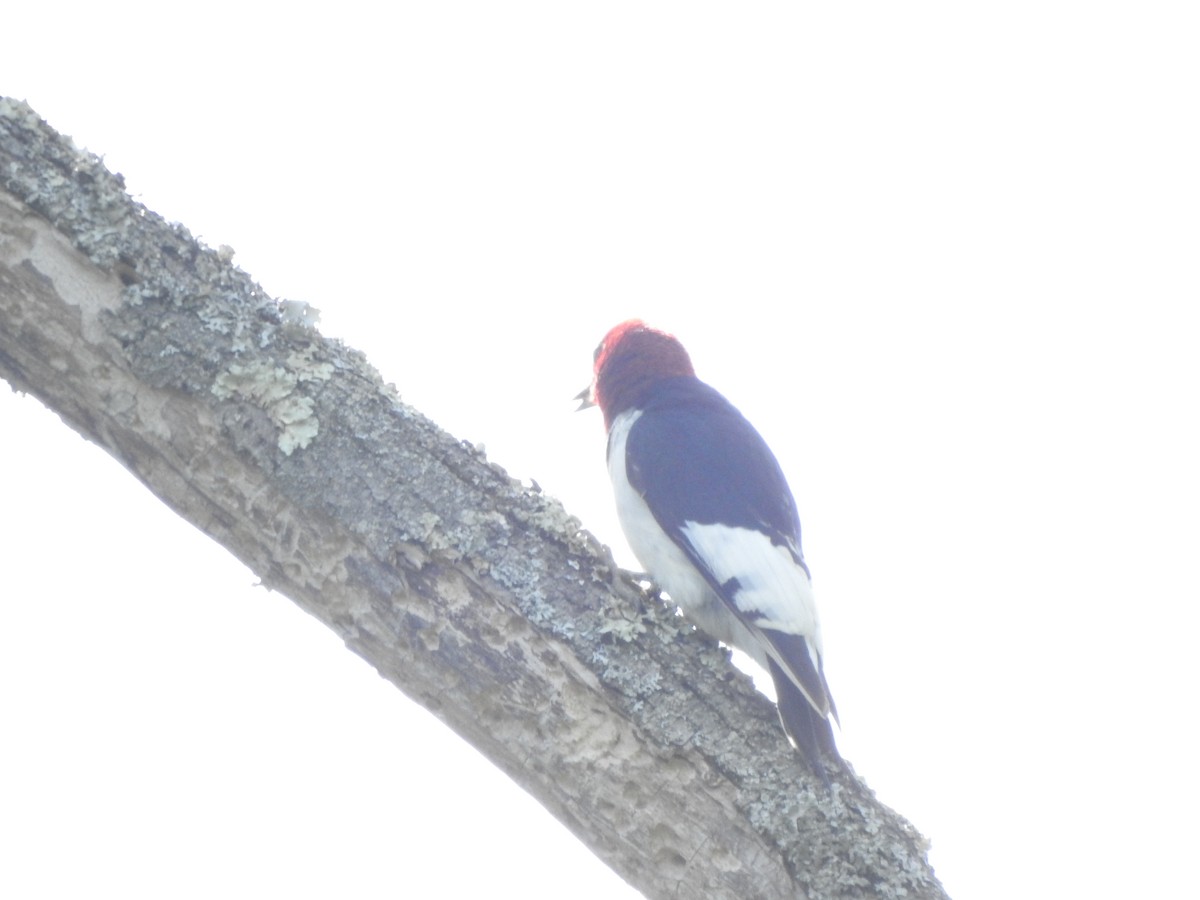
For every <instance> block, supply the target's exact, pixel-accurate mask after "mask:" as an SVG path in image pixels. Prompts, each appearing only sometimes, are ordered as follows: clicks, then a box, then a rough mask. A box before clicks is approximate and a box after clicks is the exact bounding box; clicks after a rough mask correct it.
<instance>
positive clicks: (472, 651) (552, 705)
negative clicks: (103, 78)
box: [0, 98, 944, 898]
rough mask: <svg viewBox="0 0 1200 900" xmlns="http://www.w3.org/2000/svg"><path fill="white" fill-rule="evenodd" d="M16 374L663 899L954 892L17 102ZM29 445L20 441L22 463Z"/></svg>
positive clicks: (629, 589)
mask: <svg viewBox="0 0 1200 900" xmlns="http://www.w3.org/2000/svg"><path fill="white" fill-rule="evenodd" d="M0 187H2V188H3V190H0V377H3V378H5V379H6V380H8V381H9V382H10V384H12V386H13V387H14V388H16V389H18V390H21V391H27V392H29V393H32V394H34V395H36V396H37V397H39V398H40V399H41V400H42V402H43V403H45V404H46V405H47V406H49V407H50V408H52V409H54V410H55V411H56V412H57V413H58V414H59V415H60V416H61V417H62V418H63V420H64V421H66V422H67V424H69V425H70V426H71V427H72V428H74V429H76V430H77V431H79V432H80V433H81V434H83V435H84V436H85V437H87V438H88V439H90V440H92V441H94V442H96V443H97V444H99V445H101V446H102V447H104V448H105V449H106V450H107V451H108V452H109V453H111V454H112V455H113V456H115V457H116V458H117V459H118V460H120V462H121V463H122V464H123V465H124V466H125V467H126V468H128V469H129V470H130V471H131V472H133V473H134V474H135V475H136V476H137V477H138V478H139V479H140V480H141V481H142V482H143V483H145V484H146V486H147V487H149V488H150V490H152V491H153V492H154V493H155V494H156V495H157V496H158V497H160V498H161V499H162V500H163V501H164V502H166V503H167V504H168V505H170V506H171V507H172V508H173V509H174V510H175V511H176V512H178V513H179V515H181V516H183V517H184V518H186V519H188V520H189V521H190V522H192V523H193V524H195V525H196V526H197V527H198V528H200V529H201V530H203V531H204V532H205V533H207V534H209V535H211V536H212V537H213V538H214V539H215V540H217V541H219V542H220V543H221V544H222V545H224V546H225V547H226V548H228V550H229V551H230V552H231V553H233V554H234V555H235V556H236V557H238V559H240V560H242V561H243V562H244V563H245V564H246V565H247V566H249V567H250V568H251V569H253V570H254V571H255V572H256V573H257V574H258V575H259V576H260V577H261V578H262V580H263V582H264V583H265V584H266V585H268V586H269V587H271V588H273V589H275V590H278V591H281V592H283V593H285V594H286V595H288V596H289V597H291V598H292V599H293V600H294V601H295V602H296V603H297V604H299V605H300V606H301V607H302V608H304V609H305V610H307V611H308V612H309V613H311V614H312V615H314V616H316V617H317V618H319V619H320V620H321V621H322V622H324V623H325V624H326V625H328V626H329V627H330V628H332V629H333V630H334V631H335V632H337V633H338V635H340V636H341V637H342V638H343V640H345V642H346V644H347V646H349V647H350V648H351V649H352V650H354V652H356V653H358V654H359V655H361V656H362V657H363V658H365V659H366V660H367V661H368V662H370V663H371V664H372V665H373V666H375V667H376V668H377V669H378V670H379V672H380V673H381V674H382V675H383V676H384V677H385V678H387V679H388V680H390V681H392V682H393V683H394V684H396V685H397V686H398V687H399V688H400V689H401V690H403V691H404V692H405V693H406V694H408V695H409V696H411V697H413V698H414V699H415V700H417V701H418V702H419V703H421V704H422V705H424V706H425V707H427V708H428V709H430V710H432V711H433V712H434V713H435V714H436V715H437V716H439V717H440V718H441V719H442V720H443V721H444V722H446V724H448V725H449V726H450V727H451V728H453V729H454V730H455V731H456V732H457V733H458V734H460V735H461V736H462V737H463V738H464V739H466V740H467V741H469V742H470V743H471V744H472V745H474V746H475V747H476V748H477V749H479V750H480V751H481V752H482V753H484V754H485V755H486V756H487V757H488V758H489V759H491V760H492V761H493V762H494V763H495V764H496V765H497V766H499V767H500V768H501V769H502V770H503V771H504V772H505V773H507V774H508V775H509V776H510V777H511V778H512V779H513V780H514V781H516V782H517V783H518V784H520V785H521V786H522V787H523V788H524V789H525V790H527V791H528V792H530V793H531V794H533V795H534V796H535V797H536V798H537V799H538V800H539V801H540V802H541V803H542V804H543V805H544V806H545V807H546V808H547V809H548V810H550V812H552V813H553V814H554V815H555V816H557V817H558V818H559V819H560V820H562V821H563V822H564V823H566V824H567V825H568V826H569V827H570V828H571V829H572V830H573V831H574V832H575V833H576V834H577V835H578V836H579V837H580V838H581V839H582V840H583V841H585V842H586V843H587V844H588V846H590V847H591V848H592V849H593V851H594V852H595V853H596V854H597V855H598V856H600V857H601V858H602V859H603V860H604V861H605V862H606V863H607V864H608V865H610V866H611V867H612V868H613V869H615V870H616V871H617V872H618V873H619V874H620V875H621V876H622V877H624V878H625V879H626V880H627V881H629V882H630V883H631V884H633V885H635V886H636V887H637V888H638V889H639V890H641V891H642V892H643V893H644V894H645V895H646V896H647V897H651V898H659V897H672V898H680V897H687V898H690V897H695V898H750V897H765V898H772V897H795V896H803V895H806V896H809V897H814V898H816V897H821V898H841V897H861V896H888V897H891V896H897V897H898V896H907V897H929V898H935V897H942V896H944V894H943V893H942V890H941V887H940V885H939V884H938V883H937V881H936V879H935V877H934V876H933V873H932V871H931V870H930V869H929V867H928V864H927V863H926V861H925V854H924V845H923V841H922V839H921V838H920V836H919V835H918V834H917V833H916V832H915V831H914V830H913V829H912V827H911V826H909V825H908V824H907V823H906V822H904V820H902V819H901V818H899V817H898V816H896V815H895V814H894V813H893V812H892V811H891V810H889V809H887V808H886V807H884V806H882V805H881V804H879V803H878V802H877V801H876V800H875V799H874V796H873V795H872V794H871V793H870V791H869V790H868V789H866V788H865V786H863V785H862V784H861V782H859V781H858V780H856V779H855V778H854V777H853V776H852V775H850V774H848V773H843V774H838V775H837V776H836V783H835V786H834V789H833V791H832V792H830V793H826V792H825V791H824V790H823V789H822V788H821V787H820V785H819V784H818V783H815V782H814V780H813V779H812V777H811V776H810V775H809V773H808V771H807V770H806V769H805V767H804V766H803V764H802V763H801V762H799V760H798V759H797V757H796V756H795V754H794V753H793V752H792V750H791V749H790V747H789V746H788V745H787V743H786V742H785V740H784V739H783V736H782V732H781V730H780V728H779V725H778V722H777V720H776V716H775V712H774V709H773V707H772V706H771V704H770V703H769V702H768V701H767V700H766V699H765V698H763V697H762V696H761V695H759V694H758V693H757V692H756V691H755V690H754V689H753V687H752V685H751V684H750V682H749V680H748V679H747V678H746V677H745V676H743V675H741V674H740V673H738V672H737V671H736V670H735V669H733V668H732V667H731V666H730V665H729V662H728V658H727V654H725V653H724V651H722V650H720V649H719V648H718V647H717V645H716V644H714V643H712V642H709V641H707V640H704V639H702V638H699V637H697V636H696V635H694V633H691V632H689V630H688V629H687V628H686V627H684V626H682V625H681V622H680V620H679V619H678V618H676V617H675V616H673V615H672V614H671V612H670V611H669V610H668V609H666V608H665V607H664V605H663V604H662V603H660V602H659V601H658V600H657V598H655V597H653V596H651V595H648V594H646V593H645V592H643V591H642V590H640V589H639V588H638V587H637V586H635V585H634V584H632V583H630V582H628V581H627V580H625V579H624V578H623V577H622V576H621V573H620V572H618V571H617V570H616V568H615V567H614V565H613V563H612V559H611V557H610V556H609V555H608V554H607V552H605V550H604V549H603V548H601V547H600V546H599V545H598V544H597V542H596V541H595V540H594V539H593V538H592V537H591V536H590V535H589V534H587V533H586V532H584V531H583V530H582V529H581V528H580V525H579V523H578V522H577V521H576V520H575V519H573V518H572V517H570V516H569V515H567V514H566V513H565V512H564V511H563V509H562V508H561V506H560V505H559V504H558V503H557V502H556V501H554V500H552V499H549V498H547V497H545V496H543V495H541V494H540V493H538V492H536V491H531V490H529V489H525V488H523V487H522V486H521V485H520V484H518V483H516V482H515V481H514V480H513V479H511V478H509V477H508V476H507V475H506V474H505V473H504V472H503V471H502V470H501V469H500V468H498V467H497V466H495V465H493V464H490V463H488V462H487V460H486V459H484V458H483V456H482V455H481V454H480V453H478V452H476V451H475V450H474V449H473V448H472V447H470V446H468V445H466V444H464V443H462V442H459V441H456V440H454V439H453V438H452V437H450V436H449V435H447V434H445V433H444V432H442V431H441V430H440V429H438V428H437V427H436V426H435V425H434V424H433V423H431V422H430V421H428V420H427V419H426V418H424V417H423V416H421V415H420V414H419V413H417V412H415V411H414V410H412V409H410V408H409V407H407V406H405V405H404V404H402V403H401V402H400V401H399V400H398V399H397V397H396V396H395V394H394V392H393V391H392V390H391V389H389V388H388V387H386V386H384V385H383V384H382V383H381V381H380V379H379V377H378V375H377V373H376V372H375V371H374V370H373V369H372V368H371V367H370V366H369V365H368V364H367V362H366V361H365V359H363V358H362V356H361V354H358V353H357V352H355V351H353V350H350V349H348V348H346V347H345V346H343V345H342V344H340V343H339V342H337V341H331V340H327V339H325V338H323V337H321V336H320V335H319V334H318V333H317V332H316V331H315V330H313V329H312V328H311V326H310V325H309V324H308V323H307V322H306V316H305V312H306V310H305V308H304V307H303V305H295V304H287V303H284V304H281V303H277V302H275V301H274V300H272V299H271V298H270V297H268V296H266V295H265V294H264V293H263V292H262V290H261V289H260V288H259V287H258V286H257V285H256V284H255V283H254V282H253V281H251V279H250V278H249V277H248V276H247V275H246V274H245V273H244V272H242V271H240V270H239V269H236V268H234V267H232V266H231V265H230V264H229V262H228V259H227V256H226V255H224V254H222V253H221V252H219V251H214V250H212V249H209V248H206V247H204V246H202V245H201V244H199V243H198V242H197V241H195V240H194V239H193V238H192V237H191V235H190V234H188V232H187V231H186V230H185V229H184V228H182V227H180V226H178V225H169V224H167V223H165V222H164V221H163V220H162V219H161V218H160V217H158V216H157V215H155V214H154V213H152V212H149V211H148V210H146V209H145V208H143V207H142V206H140V205H139V204H136V203H134V202H133V201H132V200H131V199H130V198H129V197H128V196H127V195H126V193H125V191H124V187H123V184H122V182H121V180H120V177H119V176H114V175H112V174H110V173H109V172H108V171H107V170H105V169H104V167H103V166H102V164H101V163H100V161H99V160H98V159H97V158H96V157H94V156H91V155H85V154H81V153H80V152H79V151H77V150H76V149H75V148H74V146H73V145H72V144H71V143H70V141H69V140H67V139H64V138H62V137H60V136H59V135H57V134H55V133H54V132H53V131H52V130H51V129H50V128H49V127H48V126H47V125H46V124H45V123H44V122H42V121H41V120H40V119H39V118H38V117H37V115H36V114H34V113H33V112H32V111H31V110H30V109H29V108H28V107H27V106H25V105H24V104H22V103H18V102H14V101H11V100H6V99H3V98H0ZM15 437H16V436H12V437H10V439H15Z"/></svg>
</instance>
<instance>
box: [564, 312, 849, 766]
mask: <svg viewBox="0 0 1200 900" xmlns="http://www.w3.org/2000/svg"><path fill="white" fill-rule="evenodd" d="M577 399H579V400H581V401H582V402H581V404H580V407H579V408H580V409H584V408H586V407H589V406H599V407H600V412H601V413H602V414H603V416H604V425H605V428H606V429H607V430H608V470H609V475H610V476H611V478H612V483H613V491H614V493H615V494H616V503H617V516H618V518H619V519H620V522H621V527H622V529H623V530H624V532H625V536H626V538H627V539H628V541H629V545H630V548H631V549H632V550H633V552H634V554H635V555H636V556H637V558H638V561H639V562H640V563H641V564H642V566H643V567H645V569H646V571H647V572H648V573H649V574H650V576H651V577H652V578H653V579H654V580H655V582H657V583H658V585H659V587H661V588H662V589H663V590H664V591H666V592H667V593H668V594H669V595H670V597H671V600H672V601H673V602H674V603H676V604H678V606H679V608H680V609H681V610H682V611H683V613H684V615H685V616H686V617H687V618H688V619H689V620H690V621H691V622H692V623H694V624H695V625H697V626H698V627H699V628H701V629H702V630H703V631H705V632H707V633H708V634H709V635H711V636H712V637H714V638H717V639H718V640H720V641H722V642H724V643H725V644H727V645H729V646H732V647H737V648H738V649H740V650H742V651H743V652H745V653H746V654H748V655H749V656H750V658H751V659H753V660H754V661H755V662H757V663H758V664H759V665H760V666H762V667H763V668H764V669H765V670H767V672H769V673H770V675H771V679H772V680H773V681H774V683H775V692H776V695H777V697H778V706H779V717H780V719H781V721H782V722H783V728H784V731H785V732H786V734H787V736H788V737H789V738H790V740H791V742H792V744H793V746H795V747H796V748H797V749H798V750H799V752H800V753H801V755H802V756H803V757H804V758H805V760H807V762H808V764H809V765H810V766H811V768H812V769H813V771H814V772H815V773H816V774H817V775H818V777H820V778H821V780H822V781H823V782H825V784H826V785H828V784H829V778H828V775H827V773H826V771H825V768H824V766H823V765H822V756H824V757H825V758H826V759H828V760H830V761H833V762H835V763H838V764H840V763H841V756H840V755H839V754H838V751H837V746H836V745H835V743H834V740H833V728H832V726H831V724H830V719H831V718H833V719H835V720H836V719H837V708H836V707H835V706H834V703H833V698H832V697H831V696H830V693H829V685H828V684H826V682H825V672H824V668H823V665H822V650H821V626H820V624H819V622H818V621H817V608H816V603H815V602H814V599H813V592H812V583H811V579H810V577H809V571H808V566H807V565H806V564H805V562H804V555H803V553H802V552H801V549H800V517H799V514H798V513H797V511H796V502H795V500H794V499H793V498H792V493H791V491H790V490H789V489H788V485H787V480H786V479H785V478H784V475H783V470H782V469H780V467H779V463H778V462H777V461H776V460H775V456H774V454H772V453H771V450H770V448H769V447H767V444H766V442H765V441H764V440H763V439H762V437H761V436H760V435H759V433H758V432H757V431H756V430H755V429H754V426H752V425H751V424H750V423H749V422H748V421H747V420H746V418H745V417H744V416H743V415H742V414H741V413H740V412H738V410H737V409H736V408H735V407H734V406H733V404H731V403H730V402H729V401H728V400H726V399H725V398H724V397H723V396H722V395H721V394H719V393H718V392H717V391H715V390H714V389H713V388H711V387H709V386H708V385H707V384H705V383H704V382H703V381H701V380H700V379H699V378H697V377H696V373H695V370H694V369H693V368H692V362H691V359H690V358H689V356H688V354H687V351H686V350H684V348H683V345H682V344H680V343H679V341H678V340H676V339H675V337H673V336H672V335H670V334H667V333H666V332H663V331H658V330H656V329H653V328H650V327H648V326H647V325H646V324H645V323H643V322H641V321H640V320H636V319H634V320H630V321H628V322H622V323H621V324H620V325H617V326H616V327H614V328H613V329H612V330H611V331H609V332H608V334H607V335H605V337H604V340H603V341H601V342H600V346H599V347H597V348H596V354H595V363H594V370H593V380H592V384H591V386H590V387H589V388H588V389H586V390H584V391H583V393H581V394H580V395H579V397H578V398H577Z"/></svg>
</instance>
